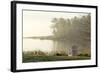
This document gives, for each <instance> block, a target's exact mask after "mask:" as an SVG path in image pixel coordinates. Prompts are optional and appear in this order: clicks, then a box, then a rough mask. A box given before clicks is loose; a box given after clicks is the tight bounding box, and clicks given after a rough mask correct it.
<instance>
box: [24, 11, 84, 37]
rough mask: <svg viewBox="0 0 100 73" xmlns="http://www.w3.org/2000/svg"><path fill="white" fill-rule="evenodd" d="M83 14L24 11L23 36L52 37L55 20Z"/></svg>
mask: <svg viewBox="0 0 100 73" xmlns="http://www.w3.org/2000/svg"><path fill="white" fill-rule="evenodd" d="M83 15H86V14H83V13H71V12H50V11H32V10H31V11H30V10H24V11H23V36H24V37H26V36H28V37H29V36H47V35H52V29H51V28H50V27H51V26H52V22H51V21H52V19H53V18H65V19H67V18H73V17H74V16H78V17H79V16H83Z"/></svg>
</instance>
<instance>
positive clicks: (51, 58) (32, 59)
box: [23, 53, 91, 63]
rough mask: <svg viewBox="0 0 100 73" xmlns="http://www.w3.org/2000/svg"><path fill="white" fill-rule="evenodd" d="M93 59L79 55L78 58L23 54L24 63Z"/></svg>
mask: <svg viewBox="0 0 100 73" xmlns="http://www.w3.org/2000/svg"><path fill="white" fill-rule="evenodd" d="M90 58H91V57H90V56H88V55H78V56H67V55H66V56H65V55H63V56H57V55H54V56H46V55H38V56H36V55H32V53H23V63H27V62H44V61H65V60H66V61H69V60H87V59H90Z"/></svg>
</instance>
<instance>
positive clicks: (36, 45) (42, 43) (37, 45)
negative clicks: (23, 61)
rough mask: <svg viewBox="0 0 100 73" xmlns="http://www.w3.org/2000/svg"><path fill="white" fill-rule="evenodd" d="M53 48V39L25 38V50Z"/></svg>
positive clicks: (48, 49) (47, 49) (49, 49)
mask: <svg viewBox="0 0 100 73" xmlns="http://www.w3.org/2000/svg"><path fill="white" fill-rule="evenodd" d="M52 49H53V41H52V40H39V39H23V51H34V50H42V51H51V50H52Z"/></svg>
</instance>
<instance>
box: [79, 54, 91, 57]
mask: <svg viewBox="0 0 100 73" xmlns="http://www.w3.org/2000/svg"><path fill="white" fill-rule="evenodd" d="M78 56H86V57H89V56H90V55H89V54H79V55H78Z"/></svg>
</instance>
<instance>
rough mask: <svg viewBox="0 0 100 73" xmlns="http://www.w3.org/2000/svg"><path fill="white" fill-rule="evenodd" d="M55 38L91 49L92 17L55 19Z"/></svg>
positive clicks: (53, 25)
mask: <svg viewBox="0 0 100 73" xmlns="http://www.w3.org/2000/svg"><path fill="white" fill-rule="evenodd" d="M51 28H52V29H53V36H54V37H56V39H57V40H63V41H64V40H65V41H67V42H68V43H73V44H78V45H79V46H83V47H86V48H90V42H91V15H90V14H88V15H84V16H80V17H78V16H75V17H73V18H70V19H69V18H67V19H65V18H53V19H52V26H51Z"/></svg>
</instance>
